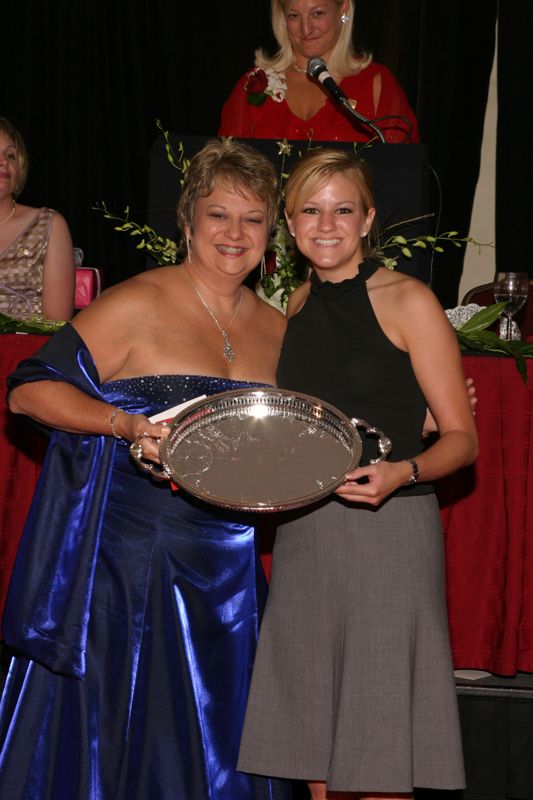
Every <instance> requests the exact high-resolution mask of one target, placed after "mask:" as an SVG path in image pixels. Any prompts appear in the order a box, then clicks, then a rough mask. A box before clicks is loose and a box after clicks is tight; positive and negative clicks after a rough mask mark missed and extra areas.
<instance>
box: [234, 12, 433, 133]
mask: <svg viewBox="0 0 533 800" xmlns="http://www.w3.org/2000/svg"><path fill="white" fill-rule="evenodd" d="M271 5H272V29H273V31H274V35H275V37H276V40H277V42H278V44H279V48H280V49H279V51H278V52H277V53H276V54H275V55H274V56H273V57H272V58H270V57H269V56H267V55H266V54H265V53H264V52H263V50H257V51H256V54H255V65H256V66H255V69H253V70H251V71H250V72H247V73H246V74H245V75H243V76H242V78H241V79H240V80H239V82H238V83H237V85H236V86H235V88H234V89H233V91H232V93H231V95H230V97H229V99H228V100H227V101H226V103H225V105H224V107H223V109H222V118H221V124H220V129H219V135H220V136H240V137H243V138H254V139H277V138H286V139H312V140H314V141H341V142H342V141H344V142H364V141H367V140H369V139H371V138H373V136H374V133H373V132H372V130H371V129H370V128H368V127H366V126H365V125H364V124H360V123H358V122H356V121H355V120H354V119H353V118H352V117H351V116H350V115H349V114H348V113H347V112H346V111H345V110H344V109H342V108H341V107H339V106H338V105H337V104H335V103H334V102H333V101H332V100H331V99H330V98H329V96H328V95H327V93H326V91H325V90H324V89H323V88H322V86H320V85H319V84H318V83H317V82H315V81H314V80H312V79H311V78H309V77H308V76H307V74H306V67H307V62H308V60H309V59H310V58H315V57H320V58H322V59H323V60H324V61H325V62H326V64H327V65H328V68H329V72H330V73H331V74H332V76H333V77H334V78H335V80H336V81H337V83H338V84H339V85H340V87H341V89H342V90H343V91H344V93H345V94H346V96H347V97H348V98H349V99H350V101H352V104H353V106H354V108H355V110H356V111H358V112H359V113H360V114H362V116H364V117H366V118H367V119H375V118H376V117H385V116H386V117H387V119H384V120H383V121H382V122H380V123H378V127H379V128H381V130H382V132H383V133H384V135H385V139H386V141H387V142H396V143H398V142H405V141H410V142H418V125H417V121H416V117H415V115H414V113H413V111H412V109H411V107H410V106H409V103H408V101H407V98H406V96H405V93H404V91H403V89H402V87H401V86H400V84H399V83H398V81H397V80H396V78H395V77H394V76H393V75H392V74H391V72H390V71H389V70H388V69H387V67H385V66H383V65H382V64H376V63H375V62H373V61H372V57H371V55H369V54H367V53H354V50H353V47H352V28H353V18H354V0H271Z"/></svg>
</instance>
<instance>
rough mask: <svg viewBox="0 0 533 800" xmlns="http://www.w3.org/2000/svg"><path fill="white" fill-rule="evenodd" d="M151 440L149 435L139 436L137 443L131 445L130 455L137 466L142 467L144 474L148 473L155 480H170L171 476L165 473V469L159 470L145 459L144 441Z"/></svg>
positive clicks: (142, 434)
mask: <svg viewBox="0 0 533 800" xmlns="http://www.w3.org/2000/svg"><path fill="white" fill-rule="evenodd" d="M151 438H152V437H151V436H150V434H149V433H141V434H140V436H137V438H136V439H135V441H134V442H132V443H131V444H130V455H131V457H132V458H133V460H134V461H135V463H136V464H137V466H138V467H140V468H141V469H142V470H143V471H144V472H148V473H149V474H150V475H151V476H152V477H153V478H156V479H157V480H160V481H164V480H169V477H170V476H169V475H168V474H167V473H166V472H165V470H164V469H159V468H158V467H156V465H155V464H153V463H152V462H151V461H145V460H144V458H143V451H142V440H143V439H151Z"/></svg>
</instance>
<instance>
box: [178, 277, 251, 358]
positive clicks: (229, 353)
mask: <svg viewBox="0 0 533 800" xmlns="http://www.w3.org/2000/svg"><path fill="white" fill-rule="evenodd" d="M185 272H186V274H187V277H188V279H189V281H190V284H191V286H192V288H193V289H194V291H195V292H196V294H197V296H198V300H199V301H200V302H201V304H202V305H203V307H204V308H205V310H206V311H207V313H208V314H209V316H210V317H211V319H212V320H213V322H214V323H215V325H216V326H217V328H218V329H219V331H220V333H221V334H222V338H223V339H224V358H225V359H226V361H229V363H230V364H231V362H232V361H233V359H234V358H235V351H234V349H233V347H232V346H231V342H230V340H229V336H228V331H227V330H224V328H223V327H222V325H221V324H220V322H219V321H218V319H217V318H216V317H215V315H214V313H213V311H212V310H211V308H210V307H209V305H208V302H207V300H206V299H205V297H204V296H203V295H202V294H200V292H199V290H198V289H197V288H196V286H195V285H194V283H193V279H192V278H191V276H190V275H189V272H188V270H187V269H185ZM242 295H243V291H242V286H241V291H240V294H239V302H238V303H237V307H236V309H235V311H234V312H233V314H232V315H231V319H230V321H229V322H228V324H227V328H228V329H229V328H231V323H232V322H233V320H234V319H235V317H236V316H237V314H238V313H239V309H240V307H241V303H242Z"/></svg>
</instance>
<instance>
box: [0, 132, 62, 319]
mask: <svg viewBox="0 0 533 800" xmlns="http://www.w3.org/2000/svg"><path fill="white" fill-rule="evenodd" d="M27 173H28V155H27V152H26V147H25V145H24V141H23V139H22V136H21V135H20V133H19V131H18V130H17V129H16V128H15V126H14V125H12V124H11V123H10V122H9V120H7V119H5V118H4V117H0V312H3V313H5V314H9V315H10V316H13V317H17V318H18V319H30V318H44V319H49V320H67V319H70V318H71V317H72V312H73V308H74V261H73V250H72V240H71V237H70V232H69V229H68V225H67V223H66V222H65V220H64V218H63V217H62V216H61V214H59V213H58V212H57V211H53V210H52V209H50V208H32V207H31V206H23V205H20V204H19V203H17V201H16V198H17V197H18V196H19V194H20V192H21V191H22V189H23V188H24V184H25V182H26V176H27Z"/></svg>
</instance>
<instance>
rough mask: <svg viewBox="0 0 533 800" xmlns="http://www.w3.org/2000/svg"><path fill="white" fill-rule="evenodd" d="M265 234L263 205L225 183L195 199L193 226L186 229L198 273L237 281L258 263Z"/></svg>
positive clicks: (264, 244)
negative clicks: (216, 275) (204, 195)
mask: <svg viewBox="0 0 533 800" xmlns="http://www.w3.org/2000/svg"><path fill="white" fill-rule="evenodd" d="M268 233H269V230H268V211H267V206H266V203H264V202H263V201H262V200H259V199H258V198H257V197H254V196H250V195H248V196H244V195H242V194H239V193H238V191H237V190H236V189H233V188H230V187H229V186H227V185H224V184H215V188H214V189H213V191H212V192H211V194H209V195H207V197H198V199H197V200H196V205H195V208H194V224H193V226H192V228H190V227H189V226H187V227H186V234H187V235H188V236H189V237H190V240H191V252H192V260H193V262H194V264H195V266H196V268H197V269H198V270H205V272H206V274H207V272H210V273H211V274H212V275H213V274H217V273H218V274H225V275H228V276H233V277H239V278H240V280H244V278H245V277H246V275H248V273H249V272H251V271H252V270H253V269H254V267H255V266H257V264H259V262H260V261H261V258H262V257H263V254H264V252H265V248H266V245H267V239H268Z"/></svg>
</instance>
